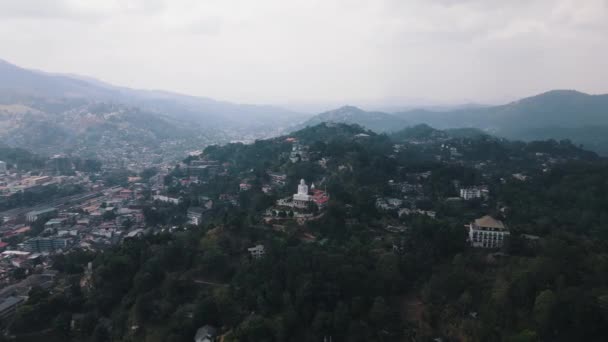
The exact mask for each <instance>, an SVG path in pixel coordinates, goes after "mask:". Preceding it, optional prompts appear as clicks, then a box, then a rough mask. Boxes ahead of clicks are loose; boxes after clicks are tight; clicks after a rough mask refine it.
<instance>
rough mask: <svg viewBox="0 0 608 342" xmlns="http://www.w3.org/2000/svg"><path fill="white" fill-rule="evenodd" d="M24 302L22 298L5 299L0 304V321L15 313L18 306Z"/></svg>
mask: <svg viewBox="0 0 608 342" xmlns="http://www.w3.org/2000/svg"><path fill="white" fill-rule="evenodd" d="M23 302H25V298H24V297H7V298H5V299H4V300H3V301H2V302H0V319H1V320H4V319H5V318H7V317H10V316H11V315H12V314H14V313H15V310H16V309H17V307H18V306H19V305H21V304H22V303H23Z"/></svg>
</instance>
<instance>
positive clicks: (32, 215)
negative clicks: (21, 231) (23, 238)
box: [25, 208, 57, 222]
mask: <svg viewBox="0 0 608 342" xmlns="http://www.w3.org/2000/svg"><path fill="white" fill-rule="evenodd" d="M56 213H57V209H55V208H46V209H41V210H32V211H30V212H28V213H26V214H25V219H26V220H27V222H34V221H36V220H38V219H39V218H45V217H51V216H54V215H55V214H56Z"/></svg>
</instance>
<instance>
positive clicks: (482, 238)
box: [469, 215, 510, 248]
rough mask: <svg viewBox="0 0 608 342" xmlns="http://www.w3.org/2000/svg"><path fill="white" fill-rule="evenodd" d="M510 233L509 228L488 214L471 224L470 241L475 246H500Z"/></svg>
mask: <svg viewBox="0 0 608 342" xmlns="http://www.w3.org/2000/svg"><path fill="white" fill-rule="evenodd" d="M509 235H510V233H509V228H507V226H506V225H505V224H504V223H502V221H500V220H497V219H495V218H493V217H492V216H488V215H486V216H484V217H482V218H478V219H476V220H475V221H474V222H471V223H470V224H469V242H470V243H471V246H473V247H481V248H500V247H502V246H503V245H504V242H505V240H506V239H507V238H508V237H509Z"/></svg>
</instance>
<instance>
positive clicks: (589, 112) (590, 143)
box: [302, 90, 608, 154]
mask: <svg viewBox="0 0 608 342" xmlns="http://www.w3.org/2000/svg"><path fill="white" fill-rule="evenodd" d="M322 121H329V122H344V123H356V124H359V125H361V126H364V127H366V128H369V129H371V130H374V131H376V132H396V131H398V130H401V129H403V128H405V127H407V126H414V125H417V124H422V123H424V124H428V125H430V126H432V127H435V128H438V129H446V128H477V129H481V130H483V131H484V132H487V133H490V134H493V135H496V136H501V137H505V138H509V139H520V140H528V141H529V140H540V139H557V140H560V139H570V140H572V141H573V142H575V143H577V144H583V145H584V146H585V147H586V148H588V149H591V150H594V151H596V152H599V153H602V154H608V95H589V94H584V93H581V92H577V91H573V90H554V91H549V92H546V93H543V94H540V95H537V96H533V97H529V98H525V99H522V100H519V101H515V102H512V103H509V104H506V105H501V106H487V107H475V106H473V107H465V108H458V109H453V110H444V111H432V110H426V109H419V110H409V111H403V112H397V113H383V112H366V111H363V110H361V109H359V108H356V107H350V106H348V107H342V108H340V109H338V110H335V111H330V112H325V113H321V114H318V115H316V116H315V117H313V118H310V119H309V120H308V121H306V122H305V123H304V124H303V125H302V126H309V125H314V124H316V123H318V122H322Z"/></svg>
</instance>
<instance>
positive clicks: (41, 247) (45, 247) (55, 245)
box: [23, 238, 70, 253]
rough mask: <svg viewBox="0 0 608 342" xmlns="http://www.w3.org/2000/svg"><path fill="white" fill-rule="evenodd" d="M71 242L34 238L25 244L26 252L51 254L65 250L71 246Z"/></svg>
mask: <svg viewBox="0 0 608 342" xmlns="http://www.w3.org/2000/svg"><path fill="white" fill-rule="evenodd" d="M69 242H70V240H68V239H57V238H33V239H29V240H27V241H24V242H23V247H24V249H25V250H26V251H29V252H36V253H49V252H54V251H56V250H60V249H65V248H66V247H68V246H69Z"/></svg>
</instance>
